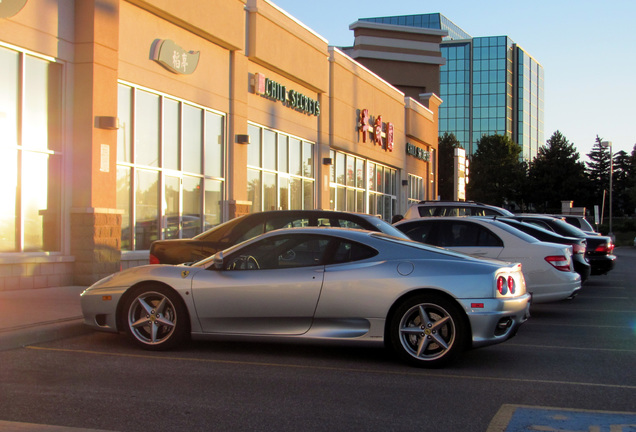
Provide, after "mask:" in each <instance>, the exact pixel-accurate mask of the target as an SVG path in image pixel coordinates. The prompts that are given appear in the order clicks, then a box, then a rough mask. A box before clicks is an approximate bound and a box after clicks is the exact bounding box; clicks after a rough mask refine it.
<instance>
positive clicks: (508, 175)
mask: <svg viewBox="0 0 636 432" xmlns="http://www.w3.org/2000/svg"><path fill="white" fill-rule="evenodd" d="M520 155H521V147H520V146H519V145H518V144H516V143H515V142H513V141H512V140H511V139H510V138H508V137H507V136H505V135H499V134H495V135H490V136H483V137H482V138H481V140H479V144H478V146H477V151H476V152H475V154H474V155H473V157H472V158H471V161H470V181H469V182H468V186H467V198H469V199H471V200H475V201H481V202H484V203H488V204H493V205H498V206H502V207H510V206H511V204H512V203H517V204H521V203H522V202H523V196H524V191H525V184H526V170H527V167H526V164H525V163H524V162H522V161H521V160H520Z"/></svg>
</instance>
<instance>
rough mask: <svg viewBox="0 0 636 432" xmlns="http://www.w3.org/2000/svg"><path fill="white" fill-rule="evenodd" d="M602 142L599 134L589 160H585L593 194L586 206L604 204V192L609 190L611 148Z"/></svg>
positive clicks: (589, 154) (591, 193) (588, 155)
mask: <svg viewBox="0 0 636 432" xmlns="http://www.w3.org/2000/svg"><path fill="white" fill-rule="evenodd" d="M601 142H603V139H602V138H600V137H599V136H598V135H597V136H596V142H595V143H594V147H592V151H591V152H590V153H588V154H587V157H588V158H589V161H587V162H585V164H586V165H587V169H586V175H587V178H588V180H589V189H590V195H591V196H590V198H589V201H588V203H587V205H586V207H590V208H592V207H593V206H594V205H598V206H602V204H603V192H604V191H609V172H610V155H609V149H606V148H604V147H603V146H602V145H601ZM606 202H607V198H606Z"/></svg>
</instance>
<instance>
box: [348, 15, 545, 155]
mask: <svg viewBox="0 0 636 432" xmlns="http://www.w3.org/2000/svg"><path fill="white" fill-rule="evenodd" d="M360 20H361V21H370V22H377V23H383V24H393V25H403V26H411V27H422V28H431V29H439V30H446V31H448V36H447V37H445V38H444V41H443V42H442V46H441V51H442V56H443V57H444V58H445V59H446V64H445V65H443V66H441V67H440V97H441V98H442V100H443V101H444V103H443V104H442V105H441V106H440V109H439V133H440V135H443V134H444V133H445V132H449V133H453V134H455V136H456V137H457V139H458V140H459V142H461V143H462V146H463V147H464V148H465V149H466V151H467V152H468V153H469V154H473V153H474V152H475V151H476V150H477V144H478V142H479V140H480V139H481V137H482V136H483V135H492V134H495V133H498V134H501V135H507V136H509V137H510V138H511V139H512V140H513V141H515V142H516V143H518V144H519V145H520V146H521V147H522V149H523V153H522V157H523V158H524V159H526V160H532V159H533V158H534V157H535V156H536V155H537V152H538V149H539V146H540V145H542V144H543V142H544V136H543V134H544V131H543V123H544V116H543V101H544V96H543V91H544V90H543V89H544V86H543V67H542V66H541V65H540V64H539V63H538V62H537V61H536V60H535V59H533V58H532V56H530V55H529V54H528V53H527V52H525V51H524V50H523V49H522V48H521V47H519V46H518V45H517V44H515V43H514V42H513V41H512V40H511V39H510V38H509V37H507V36H487V37H472V36H470V35H469V34H468V33H466V32H465V31H463V30H462V29H461V28H460V27H458V26H457V25H456V24H454V23H453V22H452V21H450V20H449V19H448V18H446V17H445V16H443V15H442V14H439V13H433V14H422V15H407V16H393V17H379V18H362V19H360Z"/></svg>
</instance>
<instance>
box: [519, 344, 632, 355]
mask: <svg viewBox="0 0 636 432" xmlns="http://www.w3.org/2000/svg"><path fill="white" fill-rule="evenodd" d="M506 346H514V347H528V348H545V349H552V348H556V349H570V350H577V351H605V352H625V353H636V350H630V349H615V348H596V347H592V348H586V347H568V346H559V345H530V344H518V343H507V344H506Z"/></svg>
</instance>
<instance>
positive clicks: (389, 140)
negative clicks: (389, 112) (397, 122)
mask: <svg viewBox="0 0 636 432" xmlns="http://www.w3.org/2000/svg"><path fill="white" fill-rule="evenodd" d="M370 121H371V117H370V116H369V110H368V109H366V108H365V109H363V110H360V123H359V124H358V130H359V131H360V133H361V134H362V142H367V141H368V140H369V138H370V135H373V143H374V144H375V145H379V146H380V147H382V148H383V149H385V150H387V151H393V142H394V133H393V129H394V128H393V123H389V122H387V123H382V116H381V115H379V116H377V117H376V118H375V120H374V121H373V125H371V122H370Z"/></svg>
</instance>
